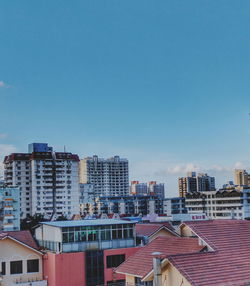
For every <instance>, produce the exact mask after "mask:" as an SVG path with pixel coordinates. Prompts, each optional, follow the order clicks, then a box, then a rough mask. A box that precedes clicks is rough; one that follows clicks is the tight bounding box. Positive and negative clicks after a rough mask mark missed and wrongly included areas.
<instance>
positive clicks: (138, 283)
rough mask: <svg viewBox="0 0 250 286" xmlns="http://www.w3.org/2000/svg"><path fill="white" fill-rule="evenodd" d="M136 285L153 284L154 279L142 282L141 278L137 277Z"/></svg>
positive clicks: (151, 285) (149, 285) (150, 285)
mask: <svg viewBox="0 0 250 286" xmlns="http://www.w3.org/2000/svg"><path fill="white" fill-rule="evenodd" d="M135 285H136V286H153V281H147V282H142V281H141V278H139V277H135Z"/></svg>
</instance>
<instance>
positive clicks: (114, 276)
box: [49, 247, 140, 286]
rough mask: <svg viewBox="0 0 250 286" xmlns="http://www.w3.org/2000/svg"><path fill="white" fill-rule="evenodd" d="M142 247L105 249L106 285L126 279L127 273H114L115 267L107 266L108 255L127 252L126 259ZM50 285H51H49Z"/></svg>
mask: <svg viewBox="0 0 250 286" xmlns="http://www.w3.org/2000/svg"><path fill="white" fill-rule="evenodd" d="M138 249H140V247H131V248H118V249H106V250H104V257H103V259H104V282H105V285H106V283H107V282H108V281H114V280H123V279H125V275H123V274H118V273H114V268H107V259H106V257H107V256H109V255H116V254H125V257H126V259H128V257H129V256H131V255H133V254H134V253H136V251H137V250H138ZM49 286H50V285H49Z"/></svg>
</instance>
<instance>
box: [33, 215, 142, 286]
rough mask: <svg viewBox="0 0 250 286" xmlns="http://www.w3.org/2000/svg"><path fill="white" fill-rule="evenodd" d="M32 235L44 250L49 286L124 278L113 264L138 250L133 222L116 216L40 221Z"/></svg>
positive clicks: (92, 284)
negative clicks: (109, 217)
mask: <svg viewBox="0 0 250 286" xmlns="http://www.w3.org/2000/svg"><path fill="white" fill-rule="evenodd" d="M35 237H36V239H37V241H38V243H39V245H40V246H41V247H43V249H44V251H46V252H47V254H46V256H45V258H44V275H45V276H47V277H48V284H49V286H68V285H81V286H85V285H86V286H95V285H107V284H108V283H109V284H110V283H113V281H118V280H119V281H124V275H117V274H114V268H116V267H117V266H119V265H120V264H121V263H122V262H124V261H125V260H126V259H127V258H128V257H129V256H130V255H132V254H133V253H135V252H136V251H137V250H138V247H136V232H135V223H134V222H129V221H125V220H116V219H96V220H78V221H57V222H44V223H41V225H40V226H39V227H38V228H37V229H36V231H35Z"/></svg>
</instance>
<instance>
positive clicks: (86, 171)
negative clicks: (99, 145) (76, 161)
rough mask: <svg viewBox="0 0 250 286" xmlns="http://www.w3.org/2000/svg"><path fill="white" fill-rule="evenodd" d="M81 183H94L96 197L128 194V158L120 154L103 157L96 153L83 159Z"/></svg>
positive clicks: (81, 163)
mask: <svg viewBox="0 0 250 286" xmlns="http://www.w3.org/2000/svg"><path fill="white" fill-rule="evenodd" d="M80 183H84V184H86V183H88V184H92V185H93V186H94V194H95V196H96V197H97V196H121V195H128V194H129V173H128V160H127V159H122V158H120V157H119V156H114V157H112V158H110V159H102V158H98V156H96V155H95V156H93V157H88V158H85V159H82V160H81V162H80Z"/></svg>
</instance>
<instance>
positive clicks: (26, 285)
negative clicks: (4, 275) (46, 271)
mask: <svg viewBox="0 0 250 286" xmlns="http://www.w3.org/2000/svg"><path fill="white" fill-rule="evenodd" d="M13 285H16V286H47V285H48V284H47V280H40V281H29V282H15V283H13Z"/></svg>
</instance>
